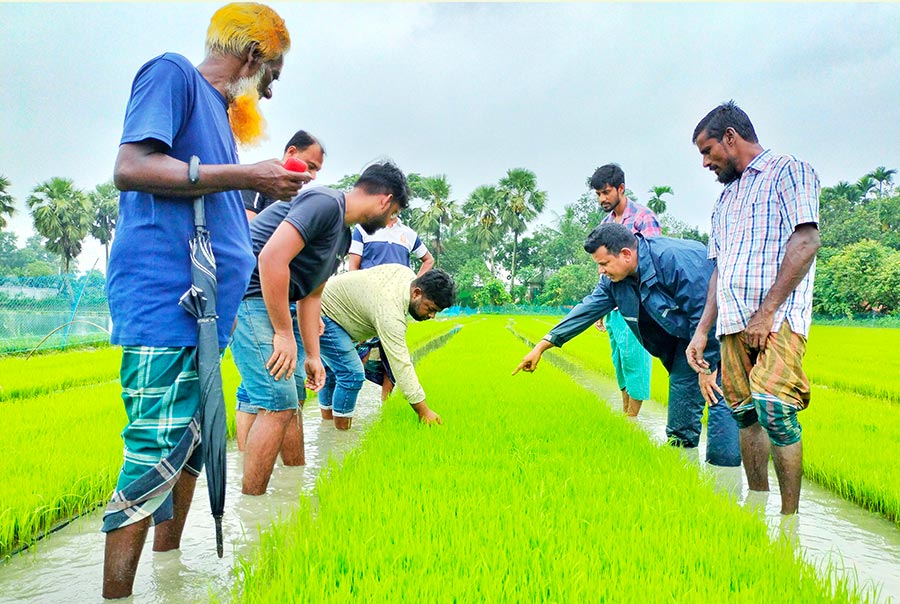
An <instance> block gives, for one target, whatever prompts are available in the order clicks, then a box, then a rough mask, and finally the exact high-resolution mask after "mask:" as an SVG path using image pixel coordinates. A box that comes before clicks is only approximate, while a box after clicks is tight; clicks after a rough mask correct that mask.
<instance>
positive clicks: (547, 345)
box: [512, 340, 553, 375]
mask: <svg viewBox="0 0 900 604" xmlns="http://www.w3.org/2000/svg"><path fill="white" fill-rule="evenodd" d="M551 348H553V343H552V342H550V341H549V340H541V341H540V342H538V343H537V344H536V345H535V346H534V348H532V349H531V352H529V353H528V354H526V355H525V358H523V359H522V362H521V363H519V366H518V367H516V369H515V370H514V371H513V372H512V375H516V374H517V373H519V371H520V370H521V371H525V372H526V373H531V372H533V371H534V370H535V369H537V366H538V362H540V360H541V356H542V355H543V354H544V353H545V352H546V351H548V350H550V349H551Z"/></svg>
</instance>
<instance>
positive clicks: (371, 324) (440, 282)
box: [319, 264, 456, 430]
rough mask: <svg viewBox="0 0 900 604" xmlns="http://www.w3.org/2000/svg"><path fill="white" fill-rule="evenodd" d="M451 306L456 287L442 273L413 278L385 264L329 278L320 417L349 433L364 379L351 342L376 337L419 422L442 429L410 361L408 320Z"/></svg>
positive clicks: (324, 310) (404, 270)
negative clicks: (407, 331) (323, 384)
mask: <svg viewBox="0 0 900 604" xmlns="http://www.w3.org/2000/svg"><path fill="white" fill-rule="evenodd" d="M455 302H456V286H455V285H454V283H453V279H452V278H451V277H450V275H448V274H447V273H446V272H444V271H442V270H441V269H434V270H430V271H428V272H427V273H425V274H424V275H422V276H421V277H416V274H415V273H414V272H413V271H412V270H411V269H410V268H408V267H406V266H403V265H400V264H383V265H380V266H375V267H372V268H368V269H364V270H361V271H350V272H347V273H342V274H340V275H337V276H334V277H332V278H330V279H329V280H328V281H327V282H326V284H325V289H324V291H323V292H322V320H323V322H324V323H325V332H324V333H323V334H322V336H321V337H320V338H319V347H320V354H321V357H322V360H323V361H324V364H325V386H324V387H323V388H322V390H321V391H320V392H319V407H320V408H321V411H322V417H323V418H325V419H332V418H333V419H334V426H335V428H337V429H338V430H348V429H350V422H351V420H352V418H353V410H354V408H355V407H356V398H357V396H358V394H359V391H360V389H361V388H362V384H363V381H364V380H365V371H364V369H363V364H362V361H361V360H360V358H359V355H358V354H357V353H356V347H355V345H354V341H362V340H367V339H369V338H371V337H373V336H378V337H379V338H380V339H381V346H382V348H383V349H384V354H385V356H387V360H388V363H389V364H390V366H391V369H392V371H393V373H394V378H395V380H396V382H397V388H399V389H400V392H402V393H403V395H404V396H405V397H406V400H407V401H409V404H410V405H412V408H413V410H414V411H415V412H416V413H417V414H418V416H419V421H421V422H423V423H426V424H440V423H441V418H440V416H439V415H438V414H437V413H435V412H434V411H432V410H431V409H429V408H428V405H427V404H425V391H424V390H423V389H422V386H421V384H419V378H418V377H416V370H415V368H414V367H413V364H412V359H411V358H410V356H409V349H408V348H407V346H406V326H407V316H412V318H413V319H415V320H416V321H425V320H428V319H433V318H434V315H435V314H437V313H438V312H440V311H441V310H443V309H445V308H448V307H450V306H453V304H454V303H455Z"/></svg>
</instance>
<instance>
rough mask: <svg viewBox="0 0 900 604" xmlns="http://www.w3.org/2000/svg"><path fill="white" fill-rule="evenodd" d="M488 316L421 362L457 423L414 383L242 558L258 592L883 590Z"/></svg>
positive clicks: (519, 594)
mask: <svg viewBox="0 0 900 604" xmlns="http://www.w3.org/2000/svg"><path fill="white" fill-rule="evenodd" d="M504 322H505V320H504V319H502V318H500V319H495V318H491V319H487V320H484V321H473V322H471V323H469V324H468V325H467V326H466V327H465V328H463V329H462V331H461V332H460V333H459V334H457V335H456V336H455V337H454V338H453V339H451V340H450V341H449V343H448V344H447V345H446V346H445V348H443V349H441V350H439V351H436V352H434V353H432V354H431V355H429V356H427V357H425V358H424V360H423V361H422V362H421V363H420V365H419V374H420V377H421V379H422V382H423V385H424V386H425V389H426V391H427V392H428V397H429V402H430V403H431V402H433V403H434V406H435V408H437V409H440V410H441V414H442V417H443V419H444V425H443V426H441V427H431V428H426V427H422V426H418V425H417V424H416V422H415V418H414V417H411V416H410V414H409V412H408V410H407V409H405V405H406V403H405V402H404V401H403V400H402V397H400V396H396V395H395V396H392V397H391V398H390V399H388V401H387V402H386V404H385V407H384V413H383V416H382V418H381V420H380V421H378V422H376V423H375V424H374V425H373V426H372V427H371V428H370V429H369V431H368V432H367V434H366V435H365V436H364V437H363V440H362V443H361V445H360V446H359V447H358V448H357V449H356V450H355V451H354V452H352V453H351V454H349V455H348V456H347V457H345V458H344V460H343V463H342V465H340V466H338V465H337V464H334V463H331V464H330V465H329V466H328V467H327V469H326V470H325V471H323V473H322V475H321V476H320V478H319V480H318V482H317V485H316V489H315V492H314V494H313V497H312V498H305V497H304V498H303V499H302V500H301V505H300V508H299V511H298V512H296V513H295V514H294V515H293V517H292V518H291V519H290V520H289V521H286V522H283V523H280V524H277V525H275V526H273V527H272V529H271V530H270V531H269V532H268V533H267V534H265V535H264V536H263V538H262V540H261V543H260V545H259V547H258V549H257V551H256V554H255V555H254V557H253V558H252V559H249V560H246V561H245V562H244V563H243V564H242V566H241V568H240V571H239V574H240V578H239V583H238V585H237V586H236V588H235V594H234V597H235V599H236V600H239V601H243V602H247V603H256V602H348V601H357V600H358V601H365V602H392V603H393V602H429V603H432V602H434V603H443V602H517V603H518V602H623V601H625V602H628V601H640V602H651V603H654V602H660V603H662V602H815V603H820V602H832V601H870V598H869V597H868V596H867V594H861V593H859V592H858V591H857V590H856V588H854V587H853V586H852V585H850V584H849V583H848V582H847V581H845V580H841V579H837V580H836V581H835V584H834V585H831V584H830V583H829V581H828V580H825V579H822V578H820V577H819V576H818V575H817V574H816V572H815V570H814V569H813V568H812V567H811V566H809V565H808V564H805V563H803V562H802V561H801V560H800V559H799V556H798V554H797V553H796V552H795V551H794V550H793V549H792V546H791V545H790V543H789V542H788V541H787V540H779V541H777V542H772V541H771V540H770V539H769V537H768V535H767V529H766V526H765V524H764V523H763V522H762V521H761V520H760V519H759V518H758V517H757V516H755V515H753V514H751V513H748V512H746V511H745V510H743V509H741V508H739V507H738V506H737V505H735V503H734V501H733V500H731V499H730V498H728V497H727V496H725V495H722V494H717V493H716V492H715V491H714V490H713V488H712V485H711V484H710V483H709V482H706V481H704V480H702V479H700V478H698V474H697V470H696V468H695V467H693V466H690V465H688V464H687V463H686V462H684V461H683V458H682V457H681V455H680V453H679V452H678V451H676V450H674V449H671V448H669V447H660V446H656V445H654V444H652V443H651V442H650V441H649V440H648V439H647V438H646V437H645V436H644V434H643V433H642V432H641V431H640V430H639V428H637V427H636V426H634V425H633V424H631V423H629V422H628V421H627V420H625V419H624V418H622V417H619V416H617V415H615V414H613V413H612V412H611V411H610V410H608V409H606V408H605V407H604V406H599V405H593V404H591V403H592V398H593V397H592V395H591V394H589V393H588V392H586V391H585V390H583V389H581V388H579V387H578V386H577V385H575V384H574V383H573V382H572V381H571V380H570V379H569V378H568V377H567V376H566V375H564V374H563V373H562V372H560V371H558V370H556V369H555V368H554V367H553V366H551V365H549V364H548V366H545V367H542V368H541V370H540V372H539V373H536V374H534V375H517V376H515V377H512V376H510V375H509V374H510V371H511V369H512V368H513V367H514V366H515V364H516V363H517V362H518V360H519V359H520V358H521V356H522V355H523V354H524V353H525V352H526V351H527V348H526V347H525V346H524V345H523V344H522V343H521V342H519V341H518V340H516V339H515V338H514V336H512V335H511V334H510V333H509V332H508V331H507V330H506V329H505V327H504Z"/></svg>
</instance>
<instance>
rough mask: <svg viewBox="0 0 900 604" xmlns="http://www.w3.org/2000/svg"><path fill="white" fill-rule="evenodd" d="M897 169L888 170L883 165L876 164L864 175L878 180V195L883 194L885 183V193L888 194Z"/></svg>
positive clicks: (882, 195) (881, 195)
mask: <svg viewBox="0 0 900 604" xmlns="http://www.w3.org/2000/svg"><path fill="white" fill-rule="evenodd" d="M896 173H897V170H888V169H887V168H886V167H884V166H878V167H877V168H875V169H874V170H872V171H871V172H869V173H868V174H867V175H866V176H870V177H871V178H873V179H875V180H876V181H877V182H878V197H884V196H885V185H887V194H888V195H890V193H891V189H892V185H893V184H894V174H896Z"/></svg>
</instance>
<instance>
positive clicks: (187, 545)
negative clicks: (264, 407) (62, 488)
mask: <svg viewBox="0 0 900 604" xmlns="http://www.w3.org/2000/svg"><path fill="white" fill-rule="evenodd" d="M380 409H381V389H380V387H378V386H375V385H374V384H370V383H368V382H366V384H365V385H364V386H363V390H362V392H361V393H360V397H359V401H358V403H357V407H356V414H355V416H354V418H353V429H352V430H350V431H348V432H338V431H337V430H335V429H334V427H333V424H332V422H330V421H324V420H322V419H321V418H320V414H319V409H318V406H317V405H316V404H315V401H314V400H313V401H310V404H309V405H307V408H306V409H305V410H304V411H303V429H304V433H305V437H306V466H305V467H301V468H289V467H284V466H282V465H281V463H280V461H279V462H278V463H276V466H275V471H274V473H273V474H272V479H271V481H270V482H269V489H268V493H267V494H266V495H265V496H263V497H248V496H245V495H242V494H241V487H240V484H241V480H240V476H241V474H242V467H241V465H242V454H241V453H239V452H238V450H237V447H236V445H235V443H234V441H231V442H229V443H228V452H227V463H228V484H227V492H226V509H225V517H224V519H223V530H224V536H225V557H224V558H222V559H221V560H220V559H219V558H217V557H216V552H215V548H216V543H215V532H214V528H213V521H212V517H211V516H210V514H209V502H208V500H207V495H206V482H205V476H204V475H202V474H201V476H200V479H199V480H198V482H197V491H196V495H195V497H194V503H193V504H192V509H191V513H190V516H189V517H188V522H187V526H186V527H185V531H184V536H183V539H182V543H181V549H180V550H178V551H174V552H165V553H154V552H153V551H151V543H150V542H151V541H152V538H148V540H147V545H146V546H145V547H144V551H143V553H142V554H141V562H140V565H139V567H138V572H137V577H136V578H135V584H134V595H133V596H132V598H129V599H126V600H116V601H117V602H135V603H138V604H144V603H146V604H156V603H160V604H162V603H170V604H176V603H177V604H182V603H186V602H207V601H209V600H210V596H211V595H213V594H214V595H215V596H216V597H218V598H221V599H223V600H227V596H228V592H229V590H230V589H231V587H232V585H233V584H234V576H235V575H234V566H235V561H236V559H237V556H238V555H241V554H243V555H247V554H248V553H249V552H250V550H251V548H252V547H253V545H254V544H255V543H256V542H257V541H258V536H259V531H260V530H266V529H267V527H268V525H269V523H270V522H271V521H272V520H275V519H277V518H278V517H285V516H287V515H288V514H290V513H291V511H292V510H293V509H294V508H296V506H297V502H298V501H299V496H300V495H301V494H303V495H308V494H309V493H311V492H312V489H313V486H314V484H315V480H316V477H317V476H318V473H319V470H320V469H321V468H322V465H323V464H324V463H326V462H327V460H328V458H329V457H330V456H331V457H335V458H336V459H340V458H341V457H342V456H343V455H344V454H345V453H346V452H347V451H349V450H350V449H351V448H353V447H354V446H355V445H356V443H357V442H358V441H359V438H360V436H361V435H362V434H363V432H364V431H365V430H366V428H367V427H368V426H369V425H370V424H371V423H372V422H373V421H374V420H375V419H376V418H377V417H378V415H379V413H380ZM102 517H103V510H102V508H101V509H99V510H97V511H95V512H94V513H92V514H89V515H87V516H84V517H82V518H79V519H77V520H75V521H74V522H72V523H71V524H69V525H68V526H66V527H65V528H63V529H62V530H60V531H58V532H56V533H54V534H52V535H50V536H49V537H48V538H47V539H45V540H43V541H41V542H39V543H38V544H37V545H35V546H34V547H33V548H31V549H29V550H26V551H25V552H23V553H21V554H19V555H17V556H14V557H12V558H11V559H10V560H8V561H7V562H3V563H0V603H4V604H5V603H11V602H17V603H25V602H27V603H29V604H59V603H63V602H66V603H68V602H73V603H78V604H82V603H90V602H97V603H100V602H104V600H103V599H102V598H101V597H100V588H101V584H102V574H103V547H104V535H103V534H102V533H101V532H100V525H101V523H102Z"/></svg>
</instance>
